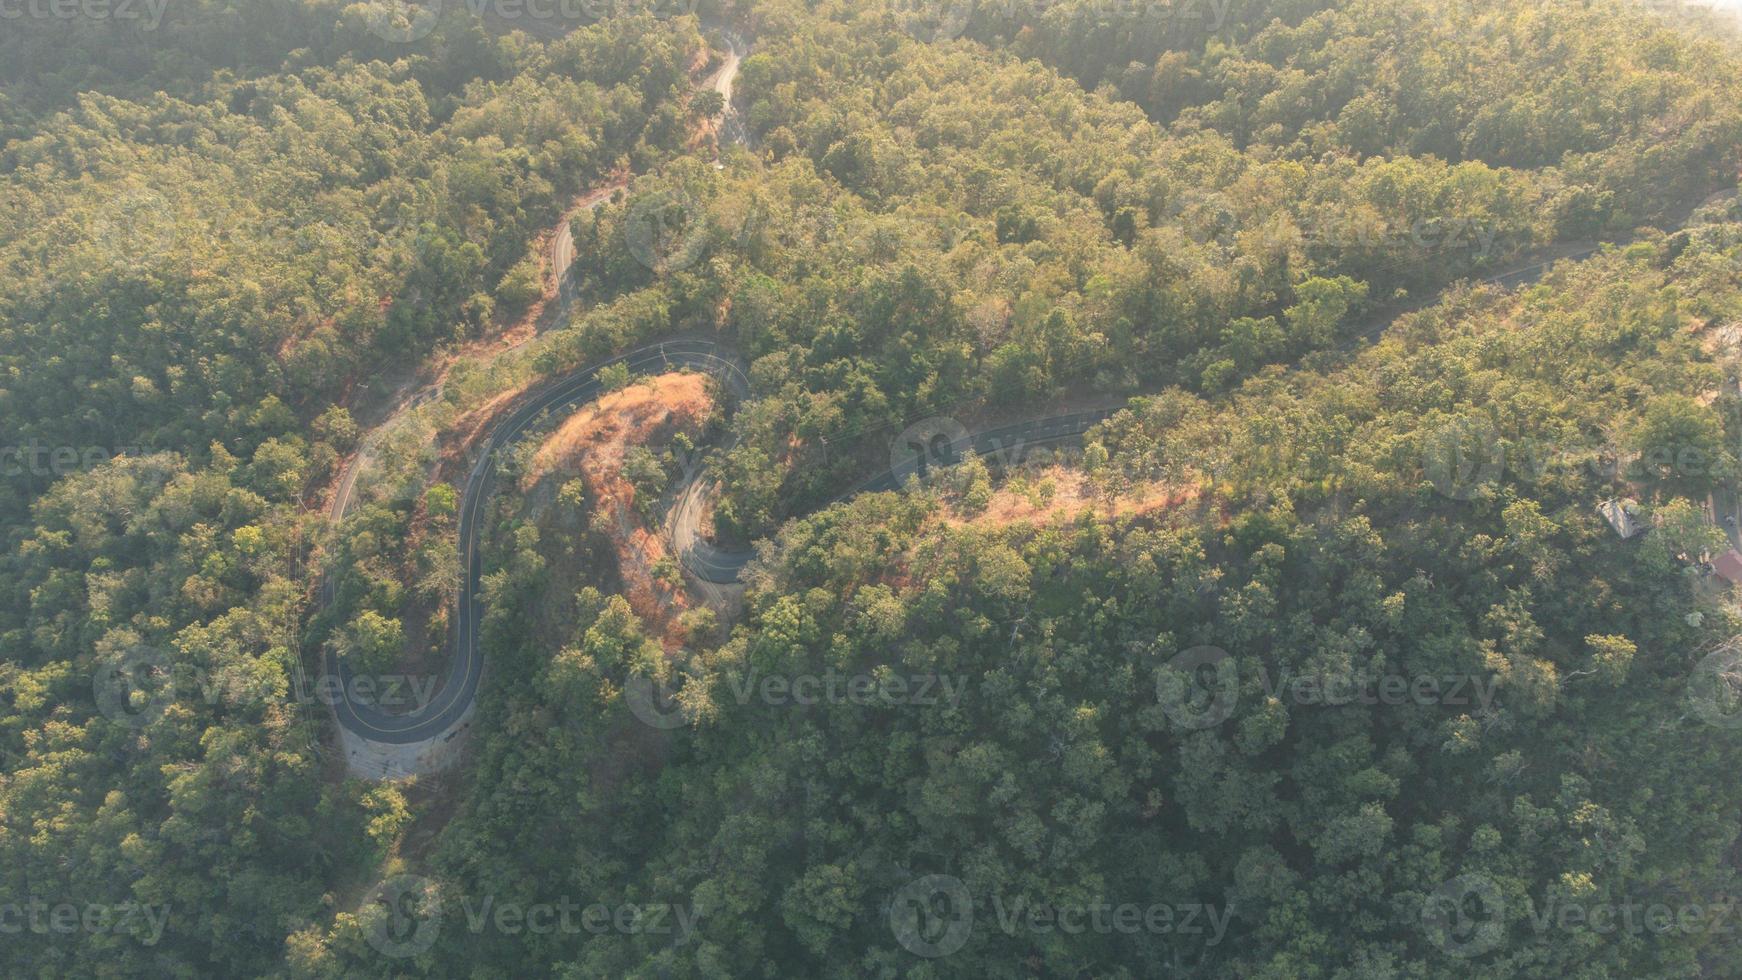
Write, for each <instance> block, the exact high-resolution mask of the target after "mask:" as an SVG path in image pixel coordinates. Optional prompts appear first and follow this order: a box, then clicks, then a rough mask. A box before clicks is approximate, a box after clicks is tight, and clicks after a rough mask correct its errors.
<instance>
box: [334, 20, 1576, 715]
mask: <svg viewBox="0 0 1742 980" xmlns="http://www.w3.org/2000/svg"><path fill="white" fill-rule="evenodd" d="M727 41H728V44H729V45H730V47H731V51H730V56H729V58H728V61H727V63H726V65H725V66H724V67H723V68H722V69H721V71H720V73H719V74H717V75H716V76H714V77H713V78H712V79H710V80H709V81H708V83H707V84H709V85H710V87H712V88H714V89H715V90H716V91H719V92H721V93H722V94H724V95H726V96H727V98H728V109H727V112H726V119H725V121H724V125H723V128H722V132H723V133H724V134H725V135H726V136H727V137H728V138H730V139H733V140H735V141H738V142H743V141H744V136H745V134H744V132H743V126H742V123H741V122H740V121H739V119H738V116H737V113H736V111H735V110H733V109H732V108H731V107H730V96H731V92H732V81H733V76H734V75H735V74H736V69H737V67H738V64H739V61H740V60H741V58H742V56H743V53H744V46H743V42H742V41H741V39H739V38H738V37H737V36H736V35H732V34H727ZM612 189H613V188H606V189H604V190H602V191H600V192H596V193H595V194H594V195H592V196H590V197H588V198H587V199H585V200H584V201H583V202H581V206H583V207H587V206H592V207H596V206H597V205H598V204H599V203H602V202H603V201H604V200H605V199H606V197H608V195H609V193H610V191H611V190H612ZM1594 250H1595V249H1594V247H1590V248H1584V247H1575V248H1574V249H1573V250H1572V251H1571V252H1569V253H1568V254H1564V255H1557V256H1555V259H1562V258H1574V257H1579V256H1581V255H1583V254H1588V253H1589V252H1590V251H1594ZM573 258H574V247H573V242H572V239H570V238H568V236H567V222H566V221H565V222H564V227H563V228H561V229H559V232H558V234H557V236H556V238H555V240H554V241H553V243H552V253H551V259H552V266H553V269H554V271H555V273H556V275H557V276H558V279H559V282H563V281H564V280H566V273H567V270H568V266H569V264H571V263H572V261H573ZM1551 261H1553V260H1551ZM1549 264H1550V263H1549V262H1542V263H1539V264H1537V265H1533V266H1530V267H1528V268H1523V269H1518V270H1514V271H1512V272H1509V273H1506V274H1505V275H1502V276H1495V277H1493V278H1492V279H1490V280H1488V281H1490V282H1497V283H1500V284H1502V285H1507V286H1515V285H1518V284H1520V283H1523V282H1529V281H1534V279H1535V278H1536V277H1539V276H1540V275H1541V273H1542V271H1543V270H1545V269H1546V268H1547V267H1548V265H1549ZM559 295H561V297H562V298H561V300H560V302H561V303H563V304H564V306H565V307H566V304H567V302H568V300H569V297H568V295H567V290H566V287H565V288H563V289H560V290H559ZM620 364H626V365H627V366H628V367H629V370H630V371H631V372H632V373H635V374H646V373H664V372H666V371H672V370H684V369H690V370H698V371H704V372H707V373H709V374H712V375H714V376H715V377H717V378H719V379H720V380H721V382H722V383H723V384H724V385H725V387H726V388H727V389H728V391H729V393H730V395H731V396H732V397H733V398H734V399H735V400H736V401H737V402H738V403H739V404H742V403H743V401H744V400H746V399H748V398H749V395H750V386H749V379H748V377H747V376H746V374H745V371H744V367H743V362H742V360H741V358H740V357H739V356H738V355H737V353H736V352H735V351H732V350H730V349H728V348H725V347H723V346H721V345H720V344H718V343H717V342H714V341H710V340H706V339H694V338H675V339H671V340H667V341H664V342H661V343H657V344H652V345H649V346H646V347H642V348H639V349H637V350H634V351H631V352H629V353H627V354H624V355H621V356H619V357H615V358H612V359H610V360H608V361H604V362H601V363H599V364H595V365H592V366H590V367H587V368H584V369H582V370H580V371H576V372H574V373H571V374H569V375H566V376H564V377H562V378H559V379H556V380H554V381H552V382H550V383H549V384H547V385H545V386H544V387H543V388H540V389H538V390H536V391H535V392H534V393H533V394H532V395H531V396H530V397H528V398H527V399H526V400H525V401H524V402H523V403H522V404H521V405H519V406H518V407H517V408H515V409H514V410H513V411H512V412H511V413H510V414H509V415H508V416H506V417H505V418H503V419H501V420H500V421H499V422H497V423H496V424H495V425H494V426H493V427H492V428H491V430H490V432H489V434H488V436H487V437H486V439H485V440H484V442H483V444H482V447H481V451H480V452H479V453H478V459H477V462H476V463H475V464H474V465H473V467H472V469H471V472H470V473H469V475H468V478H467V480H466V485H465V491H464V493H463V495H462V497H461V503H460V522H459V538H460V548H459V551H460V555H459V557H460V561H461V565H462V569H463V571H462V576H461V584H460V592H459V601H458V610H457V611H458V626H459V635H458V639H457V642H456V649H455V652H454V657H453V660H452V663H451V665H450V667H449V671H448V676H447V677H446V678H445V680H444V682H443V683H442V685H441V688H440V690H439V692H438V693H437V694H436V695H435V696H434V697H433V698H432V699H431V700H430V702H429V703H427V704H425V705H423V706H421V707H420V708H419V709H418V710H416V711H414V712H412V713H408V714H392V713H388V712H385V711H382V710H380V709H379V708H377V707H374V706H372V705H369V704H364V703H358V702H356V701H354V700H352V694H353V693H354V684H353V680H354V678H353V673H352V671H351V669H350V668H349V667H348V666H346V665H345V664H344V663H342V662H340V660H339V658H338V655H337V654H336V653H335V652H333V651H332V650H331V649H330V648H329V650H328V651H327V653H326V654H325V670H326V673H327V676H328V677H337V678H339V679H340V680H341V682H342V684H341V688H340V690H341V692H342V696H341V697H339V698H336V699H334V701H335V704H334V712H335V714H336V715H337V717H338V721H339V724H340V725H342V726H343V727H344V728H345V729H346V730H348V731H349V732H351V733H353V734H355V735H357V736H360V737H362V738H364V739H367V740H369V741H371V742H377V743H385V744H391V745H408V744H413V743H419V742H425V741H429V740H432V739H435V738H438V737H441V736H442V735H443V733H444V732H448V731H449V730H450V729H451V728H453V727H454V726H455V725H456V724H457V723H458V722H459V721H460V719H461V718H462V717H464V715H465V714H466V712H467V711H468V710H469V709H470V708H471V706H472V703H473V701H474V700H475V699H476V697H477V692H478V685H479V682H480V681H481V679H482V677H483V673H484V658H483V654H482V653H481V651H480V650H479V647H478V639H479V630H480V624H481V621H482V618H483V613H484V608H483V603H482V601H481V600H480V598H479V588H480V584H481V580H482V577H483V558H482V554H481V548H480V525H481V524H482V523H483V521H484V519H485V514H486V510H485V508H486V505H487V504H488V502H489V500H490V497H491V495H492V493H493V492H494V491H495V489H496V482H497V467H496V466H495V465H493V464H494V463H495V461H496V460H497V459H498V458H499V454H500V453H501V452H503V451H505V450H507V449H509V448H510V447H512V446H513V445H514V444H515V443H516V442H517V441H518V440H519V439H520V438H521V437H522V436H523V435H525V434H526V433H527V432H528V430H529V429H531V428H533V427H534V426H536V425H537V424H538V423H539V422H540V421H541V420H544V419H546V418H547V417H548V416H550V415H554V414H557V413H562V412H566V411H572V410H574V409H576V408H578V407H579V406H581V405H584V404H586V403H588V402H590V401H592V400H594V399H596V398H597V397H599V395H601V394H602V393H603V392H604V388H603V384H602V382H601V381H600V378H599V375H600V372H601V371H603V370H604V369H606V368H609V367H614V366H616V365H620ZM440 393H441V389H440V387H439V386H432V387H431V388H428V389H425V390H424V391H421V392H419V393H418V394H417V395H415V396H414V397H413V398H412V399H411V400H410V402H409V403H408V407H410V406H415V405H420V404H423V403H425V402H427V401H429V400H431V399H433V398H435V397H437V396H439V395H440ZM1115 411H1117V409H1116V408H1108V409H1100V410H1094V411H1086V412H1077V413H1072V414H1066V415H1056V416H1051V417H1047V418H1041V419H1034V420H1030V421H1025V422H1019V423H1016V424H1013V425H1006V426H1002V427H999V428H995V429H989V430H986V431H982V432H977V433H970V434H967V435H964V436H960V437H958V438H956V439H954V440H952V441H948V442H944V443H939V444H934V445H932V446H929V447H926V449H925V450H924V451H922V452H920V453H916V454H915V455H914V458H913V459H911V460H908V461H906V462H902V463H898V464H896V465H895V466H894V467H893V468H891V469H889V470H887V471H884V472H881V473H878V474H876V475H874V476H872V477H871V478H870V479H868V480H866V481H865V482H863V483H861V484H860V485H859V486H857V487H854V488H853V489H852V490H850V491H849V492H848V493H846V494H844V495H842V496H841V497H839V498H836V500H837V501H839V500H844V499H847V498H849V497H852V496H854V495H856V494H859V493H866V492H877V491H887V490H894V489H897V488H899V487H901V486H902V485H903V484H905V483H906V481H907V478H908V477H909V476H911V475H913V474H915V473H919V474H921V475H923V474H924V471H925V470H926V469H927V468H928V467H929V466H932V465H939V466H947V465H951V464H953V463H955V462H957V461H959V460H960V459H961V458H962V457H963V456H964V455H965V453H966V452H967V451H968V450H973V451H974V452H976V453H978V454H980V455H981V456H985V457H992V458H1000V457H1003V458H1009V457H1010V456H1011V455H1012V454H1020V453H1021V452H1023V451H1026V450H1027V449H1030V448H1038V447H1045V446H1052V445H1058V444H1062V443H1067V442H1075V441H1077V440H1080V439H1081V438H1082V436H1083V435H1084V434H1085V433H1086V432H1088V431H1089V430H1090V429H1091V428H1093V427H1094V426H1095V425H1097V424H1099V423H1101V422H1102V421H1105V420H1106V419H1107V418H1108V417H1110V416H1111V415H1112V414H1113V413H1114V412H1115ZM384 428H385V427H383V429H384ZM383 429H377V430H376V432H375V433H372V434H371V436H370V437H369V438H368V439H367V440H365V443H364V447H363V449H362V450H361V451H360V452H359V453H358V454H357V456H356V457H355V458H354V459H353V462H352V464H351V465H350V466H349V467H348V468H347V470H346V472H345V473H344V474H343V475H342V476H341V478H340V481H339V485H338V487H337V490H336V492H335V494H334V502H333V505H332V507H331V517H332V518H333V520H334V521H335V523H336V522H337V521H338V520H341V519H343V517H344V516H345V514H346V513H347V512H348V510H349V509H350V507H351V504H352V498H353V496H354V493H355V488H356V481H357V474H358V473H359V472H360V471H361V469H362V468H363V465H364V464H365V463H366V460H367V456H368V454H369V453H370V452H371V451H372V449H373V447H374V445H375V443H376V442H377V440H378V439H379V436H380V433H381V432H382V431H383ZM727 448H729V446H728V447H727ZM715 485H716V484H715V481H713V480H712V479H711V478H710V477H709V476H708V475H707V474H706V473H705V472H699V471H698V472H695V473H692V474H690V475H689V477H688V479H687V482H686V484H685V485H684V486H682V487H681V488H680V489H679V491H678V492H677V495H676V497H675V498H674V504H673V507H672V510H671V513H670V517H669V518H668V524H667V533H668V534H669V535H670V537H671V540H672V543H673V546H674V548H675V550H676V551H677V553H678V555H679V556H680V559H681V560H682V562H683V564H684V566H685V567H686V568H687V569H688V570H689V571H690V572H691V574H693V575H695V576H696V577H697V578H698V579H700V580H702V581H704V582H707V583H710V584H713V585H731V584H734V583H737V582H738V581H739V579H740V578H741V577H742V574H743V571H744V568H745V567H746V565H747V564H748V563H749V562H750V560H751V558H752V556H753V552H751V551H748V550H730V549H725V548H721V547H718V546H716V545H713V544H711V543H709V542H708V541H706V540H705V538H704V537H703V536H702V534H701V533H700V525H701V517H702V513H703V511H704V510H705V503H706V501H707V499H709V496H710V494H711V493H712V492H713V490H714V487H715ZM332 590H333V580H332V579H331V578H330V577H329V579H328V581H327V583H326V584H325V585H324V587H323V595H324V597H325V598H326V599H327V600H328V601H330V600H331V598H332ZM449 737H452V736H451V735H449Z"/></svg>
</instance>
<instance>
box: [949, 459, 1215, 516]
mask: <svg viewBox="0 0 1742 980" xmlns="http://www.w3.org/2000/svg"><path fill="white" fill-rule="evenodd" d="M1027 482H1028V484H1029V486H1030V487H1037V486H1040V485H1041V484H1044V483H1048V482H1050V483H1051V484H1052V486H1053V491H1052V494H1051V496H1050V498H1044V499H1043V498H1042V497H1041V496H1040V495H1038V494H1025V493H1021V492H1018V490H1017V489H1016V488H1014V487H1013V486H1012V485H1011V484H1009V483H1005V484H1004V485H1002V486H1000V487H999V488H998V490H997V491H996V492H994V493H993V494H992V501H991V503H990V504H988V505H987V507H986V509H985V511H983V512H981V513H979V514H975V515H972V516H965V515H963V514H961V513H959V512H956V511H954V510H950V511H946V514H945V517H944V522H945V523H947V524H949V525H951V526H955V527H961V526H968V525H973V526H984V527H1005V526H1008V525H1011V524H1017V523H1026V524H1036V525H1039V524H1063V523H1068V522H1070V521H1072V520H1075V519H1076V518H1077V517H1079V516H1080V515H1082V514H1084V513H1091V512H1092V513H1093V514H1095V515H1096V516H1098V517H1101V518H1120V517H1139V516H1144V515H1148V514H1154V513H1157V512H1160V511H1165V510H1172V509H1174V508H1176V507H1179V506H1181V505H1183V504H1187V503H1190V502H1191V501H1193V500H1195V499H1197V496H1198V491H1197V489H1196V488H1192V487H1174V486H1168V485H1166V484H1162V483H1144V484H1139V485H1138V486H1135V487H1132V488H1131V489H1130V490H1129V491H1128V492H1126V493H1123V494H1120V495H1119V496H1118V497H1116V498H1114V499H1113V500H1111V501H1108V500H1097V499H1095V494H1094V490H1093V488H1092V487H1090V485H1089V479H1088V476H1087V475H1085V474H1084V473H1083V471H1082V470H1079V469H1074V468H1072V467H1069V466H1062V465H1061V466H1050V467H1047V468H1046V469H1043V470H1041V471H1039V472H1037V473H1034V474H1031V475H1030V476H1029V478H1028V481H1027Z"/></svg>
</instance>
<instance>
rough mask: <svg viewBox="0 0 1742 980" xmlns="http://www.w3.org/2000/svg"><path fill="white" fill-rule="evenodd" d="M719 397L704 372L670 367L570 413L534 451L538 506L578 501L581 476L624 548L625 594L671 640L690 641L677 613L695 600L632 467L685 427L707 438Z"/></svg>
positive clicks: (592, 509) (531, 468)
mask: <svg viewBox="0 0 1742 980" xmlns="http://www.w3.org/2000/svg"><path fill="white" fill-rule="evenodd" d="M713 411H714V399H713V396H712V395H711V394H710V393H709V390H708V379H707V377H706V376H705V375H701V374H679V373H673V374H664V375H660V376H658V377H655V378H650V379H647V380H645V381H641V382H638V383H636V384H633V385H630V386H628V387H626V388H623V389H622V390H620V391H615V392H612V393H610V394H607V395H604V396H602V397H600V398H599V399H598V400H596V401H593V402H591V403H589V404H587V405H585V406H583V407H582V408H581V409H579V410H578V411H576V412H575V413H574V414H573V415H571V416H569V417H568V418H567V419H565V420H564V421H563V423H562V424H561V425H559V426H558V427H557V428H556V430H555V431H553V432H552V433H551V434H550V435H549V436H547V437H546V438H545V439H544V441H543V443H542V444H541V445H540V446H539V447H538V450H537V452H536V453H535V454H534V455H533V456H532V459H531V461H530V462H529V464H528V466H527V469H526V473H525V475H524V476H522V478H521V481H520V492H521V493H522V494H523V495H524V497H525V499H526V500H527V501H528V503H529V506H530V507H533V508H540V509H542V508H547V507H550V506H572V504H565V503H564V502H562V501H561V500H560V495H561V493H562V488H563V486H564V485H566V484H568V483H570V482H571V481H573V480H575V479H579V480H580V481H581V485H582V487H583V488H584V490H585V501H584V504H582V506H583V507H584V509H585V511H586V513H587V515H588V519H589V521H590V523H591V526H592V528H593V530H595V531H597V532H599V533H602V534H604V535H605V536H606V537H607V538H609V540H610V542H611V548H612V550H613V551H614V552H615V554H616V558H617V566H618V574H619V576H620V578H621V580H622V590H621V591H622V593H623V595H624V597H625V598H627V599H628V600H629V604H630V606H631V607H632V608H633V609H634V610H635V612H636V614H637V615H639V616H640V617H641V619H642V621H643V622H644V623H645V624H646V625H647V628H648V630H649V631H650V632H651V633H653V634H654V635H656V636H659V637H661V638H662V639H664V640H665V641H666V642H667V643H668V645H669V644H677V643H681V642H682V639H683V638H682V637H681V636H680V635H678V633H679V629H678V626H677V618H678V616H679V615H680V614H682V613H683V612H684V611H685V610H686V609H688V608H689V606H690V601H689V598H688V596H687V595H686V594H685V592H684V588H683V582H682V579H681V577H679V576H677V575H675V574H673V572H674V571H675V569H676V567H677V566H676V564H675V561H674V560H673V556H672V554H671V551H670V548H669V547H668V546H667V543H666V540H665V537H664V536H663V535H662V534H660V533H659V529H658V528H657V527H650V526H649V525H648V524H647V522H646V521H644V520H643V518H642V515H641V514H640V512H639V511H638V510H637V508H636V504H637V500H636V494H637V490H636V488H635V486H634V485H633V484H632V483H631V482H630V480H629V478H628V476H627V475H626V474H625V471H624V462H625V459H626V458H627V456H628V454H629V452H630V450H631V449H633V448H635V447H637V446H640V447H646V448H647V449H650V450H652V451H654V452H656V453H657V452H659V451H660V450H661V449H663V448H664V447H665V446H667V445H668V444H669V443H670V442H671V440H672V439H673V438H674V437H675V436H677V435H678V434H679V433H682V434H684V435H686V436H689V437H691V438H699V437H700V435H701V432H702V430H703V428H704V427H705V426H706V424H707V421H708V418H709V416H711V415H712V414H713Z"/></svg>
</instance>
